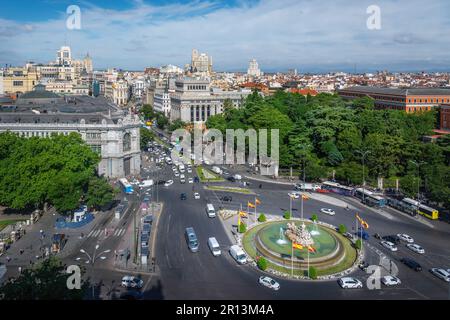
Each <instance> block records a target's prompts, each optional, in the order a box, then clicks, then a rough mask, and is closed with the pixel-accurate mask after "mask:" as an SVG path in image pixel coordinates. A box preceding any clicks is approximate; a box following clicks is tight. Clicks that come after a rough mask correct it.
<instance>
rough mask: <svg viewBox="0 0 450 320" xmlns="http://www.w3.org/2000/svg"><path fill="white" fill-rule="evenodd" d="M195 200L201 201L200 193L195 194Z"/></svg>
mask: <svg viewBox="0 0 450 320" xmlns="http://www.w3.org/2000/svg"><path fill="white" fill-rule="evenodd" d="M194 199H195V200H199V199H200V193H198V192H194Z"/></svg>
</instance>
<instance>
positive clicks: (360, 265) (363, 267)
mask: <svg viewBox="0 0 450 320" xmlns="http://www.w3.org/2000/svg"><path fill="white" fill-rule="evenodd" d="M358 267H359V268H360V269H361V270H362V271H366V270H367V268H369V264H368V263H367V262H365V261H363V262H361V263H360V264H359V265H358Z"/></svg>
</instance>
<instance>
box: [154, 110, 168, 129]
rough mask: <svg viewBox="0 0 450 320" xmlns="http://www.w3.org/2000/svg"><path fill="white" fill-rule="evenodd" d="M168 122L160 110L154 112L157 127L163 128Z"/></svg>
mask: <svg viewBox="0 0 450 320" xmlns="http://www.w3.org/2000/svg"><path fill="white" fill-rule="evenodd" d="M168 124H169V119H168V118H167V117H166V116H165V115H164V114H163V113H161V112H158V113H156V125H157V127H158V128H159V129H161V130H164V129H166V127H167V126H168Z"/></svg>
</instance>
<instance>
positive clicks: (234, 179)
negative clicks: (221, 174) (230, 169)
mask: <svg viewBox="0 0 450 320" xmlns="http://www.w3.org/2000/svg"><path fill="white" fill-rule="evenodd" d="M227 180H228V181H231V182H236V178H235V177H228V178H227Z"/></svg>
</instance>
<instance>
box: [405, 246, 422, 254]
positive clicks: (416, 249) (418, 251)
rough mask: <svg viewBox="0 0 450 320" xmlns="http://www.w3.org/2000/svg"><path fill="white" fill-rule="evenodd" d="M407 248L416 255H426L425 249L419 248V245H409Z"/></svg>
mask: <svg viewBox="0 0 450 320" xmlns="http://www.w3.org/2000/svg"><path fill="white" fill-rule="evenodd" d="M406 247H407V248H408V249H409V250H411V251H414V252H415V253H419V254H424V253H425V249H424V248H422V247H421V246H419V245H418V244H417V243H408V244H407V245H406Z"/></svg>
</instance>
